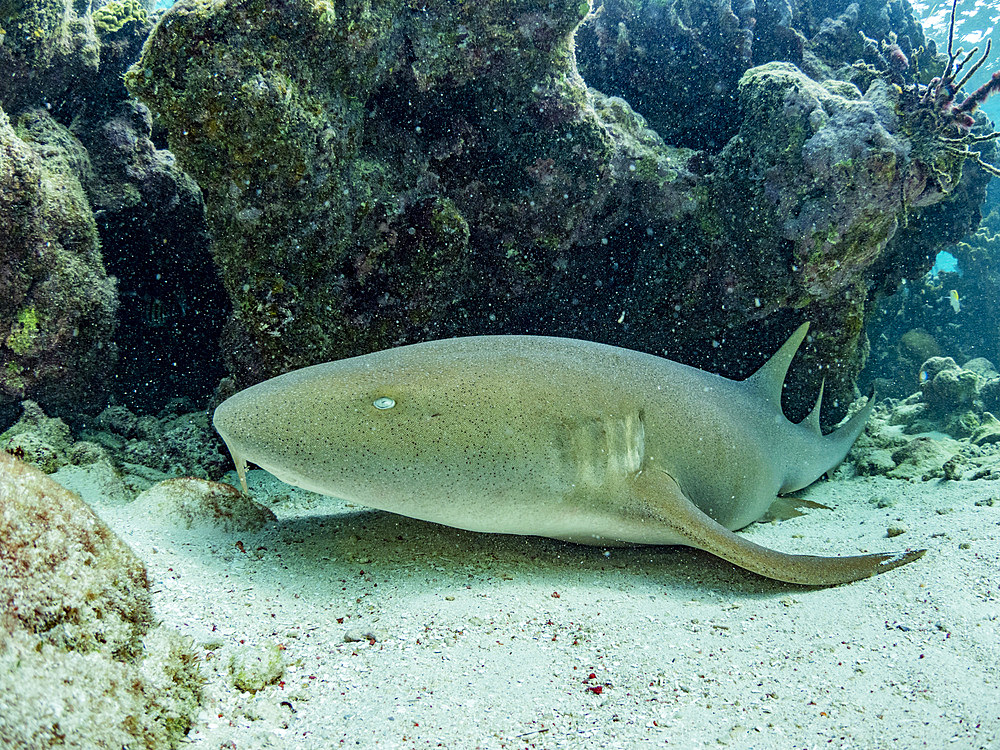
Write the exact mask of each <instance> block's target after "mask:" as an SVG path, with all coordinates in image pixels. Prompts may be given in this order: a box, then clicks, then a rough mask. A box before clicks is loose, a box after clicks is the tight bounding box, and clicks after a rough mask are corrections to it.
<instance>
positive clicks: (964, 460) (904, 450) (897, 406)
mask: <svg viewBox="0 0 1000 750" xmlns="http://www.w3.org/2000/svg"><path fill="white" fill-rule="evenodd" d="M994 412H998V413H1000V373H998V372H997V370H996V368H995V367H994V366H993V364H992V363H991V362H989V361H988V360H985V359H982V358H977V359H974V360H970V361H968V362H966V363H965V364H964V365H963V366H959V365H958V364H956V363H955V360H953V359H952V358H951V357H932V358H930V359H928V360H927V361H926V362H924V364H923V365H922V366H921V368H920V391H919V392H917V393H914V394H912V395H911V396H909V397H907V398H905V399H901V400H896V399H887V400H886V401H884V402H883V403H882V404H880V405H878V406H877V407H876V410H875V412H874V414H873V416H872V420H871V423H870V425H869V427H868V429H867V430H866V432H865V434H864V435H862V436H861V437H860V438H859V439H858V441H857V443H856V444H855V446H854V448H853V449H852V451H851V458H852V460H853V461H854V462H855V466H856V468H857V470H858V472H859V473H861V474H884V475H886V476H889V477H892V478H897V479H910V480H927V479H935V478H944V479H1000V471H998V470H997V467H998V466H1000V420H998V419H997V418H996V416H995V415H994Z"/></svg>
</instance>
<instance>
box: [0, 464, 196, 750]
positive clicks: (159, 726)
mask: <svg viewBox="0 0 1000 750" xmlns="http://www.w3.org/2000/svg"><path fill="white" fill-rule="evenodd" d="M152 622H153V613H152V610H151V608H150V592H149V583H148V580H147V578H146V570H145V567H144V566H143V564H142V562H141V561H140V560H139V559H138V558H137V557H136V556H135V555H134V554H133V553H132V551H131V550H130V549H129V548H128V547H127V546H126V545H125V544H124V542H122V541H121V540H120V539H119V538H118V537H117V536H116V535H115V534H114V533H113V532H112V531H111V530H110V529H109V528H108V527H107V526H106V525H105V524H104V523H103V522H102V521H101V520H100V519H99V518H98V517H97V516H96V515H95V514H94V513H93V511H91V510H90V508H89V507H87V505H86V504H85V503H84V502H83V501H82V500H81V499H80V498H79V497H78V496H77V495H75V494H73V493H72V492H69V491H68V490H65V489H63V488H62V487H61V486H59V485H58V484H56V483H55V482H54V481H52V480H51V479H49V478H48V477H46V476H45V475H44V474H42V473H41V472H40V471H38V470H37V469H35V468H33V467H31V466H28V465H27V464H25V463H23V462H21V461H18V460H17V459H15V458H13V457H12V456H10V455H9V454H7V453H5V452H3V451H0V738H2V739H3V742H4V743H6V744H4V746H5V747H24V748H29V747H30V748H48V747H72V748H80V749H81V750H84V749H85V748H95V747H144V748H150V749H152V748H172V747H177V746H178V745H179V743H180V742H181V741H182V740H183V738H184V736H185V735H186V733H187V731H188V728H189V727H190V726H191V723H192V721H193V719H194V717H195V716H196V715H197V712H198V709H199V707H200V704H201V683H202V679H201V675H200V671H199V668H198V665H197V663H196V660H195V657H194V654H193V643H192V642H191V640H190V639H189V638H183V637H181V636H180V635H179V634H177V633H175V632H173V631H169V630H167V629H165V628H156V629H152V630H150V627H151V625H152Z"/></svg>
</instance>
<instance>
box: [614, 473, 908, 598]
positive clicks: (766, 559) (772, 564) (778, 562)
mask: <svg viewBox="0 0 1000 750" xmlns="http://www.w3.org/2000/svg"><path fill="white" fill-rule="evenodd" d="M632 484H633V491H634V492H635V493H636V496H637V497H638V499H640V500H641V501H642V502H643V503H644V505H646V507H648V508H650V509H654V512H655V509H660V511H661V512H662V516H663V520H665V521H666V522H667V523H669V524H670V525H671V527H672V528H673V530H675V531H676V532H677V533H678V534H679V535H680V536H681V537H683V538H684V539H685V540H686V542H685V543H686V544H688V545H690V546H691V547H697V548H698V549H702V550H705V551H706V552H710V553H712V554H713V555H717V556H718V557H721V558H722V559H724V560H728V561H729V562H731V563H733V564H735V565H739V566H740V567H741V568H746V569H747V570H749V571H752V572H754V573H757V574H758V575H762V576H766V577H767V578H774V579H775V580H778V581H787V582H788V583H798V584H802V585H805V586H833V585H836V584H839V583H849V582H850V581H856V580H858V579H861V578H868V577H869V576H873V575H877V574H878V573H885V572H886V571H887V570H892V569H893V568H898V567H899V566H900V565H905V564H906V563H908V562H912V561H914V560H916V559H917V558H918V557H921V556H922V555H923V554H924V552H926V550H914V551H910V552H898V553H880V554H872V555H857V556H853V557H817V556H814V555H787V554H785V553H783V552H776V551H775V550H772V549H768V548H767V547H762V546H760V545H759V544H754V543H753V542H751V541H750V540H749V539H746V538H745V537H742V536H739V535H737V534H734V533H733V532H731V531H730V530H729V529H727V528H726V527H725V526H722V525H721V524H719V523H716V522H715V521H714V520H712V519H711V518H710V517H709V516H707V515H705V513H703V512H702V511H701V510H700V509H699V508H698V507H697V506H696V505H695V504H694V503H692V502H691V501H690V500H688V498H687V497H686V496H685V495H684V493H683V492H682V491H681V488H680V487H679V486H678V484H677V482H676V481H674V478H673V477H671V476H670V475H669V474H667V473H666V472H664V471H662V470H660V469H656V468H648V469H646V470H645V471H642V472H639V473H638V474H636V476H635V477H634V478H633V480H632Z"/></svg>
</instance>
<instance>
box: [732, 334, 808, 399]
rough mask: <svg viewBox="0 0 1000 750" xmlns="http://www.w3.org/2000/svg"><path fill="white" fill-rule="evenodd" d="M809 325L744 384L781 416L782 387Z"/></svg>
mask: <svg viewBox="0 0 1000 750" xmlns="http://www.w3.org/2000/svg"><path fill="white" fill-rule="evenodd" d="M808 330H809V324H808V323H803V324H802V325H800V326H799V327H798V328H796V329H795V332H794V333H793V334H792V335H791V336H789V337H788V340H787V341H786V342H785V343H784V344H782V345H781V348H780V349H778V351H776V352H775V353H774V354H773V355H772V357H771V358H770V359H769V360H767V362H765V363H764V365H763V366H762V367H761V368H760V369H759V370H757V372H755V373H754V374H753V375H751V376H750V377H749V378H747V379H746V380H745V381H744V382H745V383H746V384H747V385H749V386H750V387H752V388H753V389H754V390H756V391H757V393H758V394H759V395H760V397H761V398H762V399H764V400H765V401H767V402H768V403H769V404H771V405H772V406H774V408H775V409H776V410H777V411H778V413H779V414H781V413H782V411H781V387H782V385H784V383H785V375H787V374H788V367H789V366H790V365H791V364H792V358H793V357H794V356H795V352H797V351H798V350H799V346H800V345H801V344H802V340H803V339H804V338H805V337H806V332H807V331H808Z"/></svg>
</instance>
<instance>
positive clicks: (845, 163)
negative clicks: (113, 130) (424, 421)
mask: <svg viewBox="0 0 1000 750" xmlns="http://www.w3.org/2000/svg"><path fill="white" fill-rule="evenodd" d="M641 5H643V4H642V3H626V2H624V0H623V1H622V2H620V3H614V2H612V3H609V4H608V6H607V7H606V8H604V10H603V11H602V10H601V9H600V8H594V7H593V6H592V4H590V3H586V2H585V3H579V2H574V1H571V0H562V2H556V3H540V2H532V1H531V0H518V1H517V2H506V3H499V2H483V3H459V4H456V3H452V2H444V0H437V1H435V0H432V1H431V2H427V3H423V4H422V6H421V8H420V12H414V11H413V9H412V7H410V5H409V4H407V3H404V2H402V1H401V0H381V1H380V2H354V1H352V2H345V3H340V4H337V6H336V8H335V9H334V8H333V7H332V6H330V5H328V4H325V3H319V4H316V3H310V2H305V1H304V0H300V1H297V2H291V3H286V4H281V5H273V4H267V3H263V2H261V1H260V0H241V1H240V2H234V3H225V4H204V3H198V2H194V1H193V0H182V2H179V3H177V4H176V5H175V6H173V8H172V9H171V10H170V11H168V12H167V13H166V14H165V15H164V16H163V18H162V19H161V20H160V22H159V23H158V25H157V26H156V28H155V29H154V31H153V33H152V34H151V36H150V39H149V42H148V43H147V45H146V47H145V49H144V52H143V57H142V59H141V60H140V61H139V62H138V63H137V64H136V65H135V66H134V67H133V68H132V69H131V70H130V71H129V73H128V75H127V83H128V85H129V86H130V88H131V90H132V91H133V92H135V94H136V95H137V96H139V97H140V98H142V99H143V100H144V101H146V102H147V103H148V104H149V105H150V106H151V108H152V109H153V110H154V112H155V113H156V114H157V116H158V117H159V118H160V120H161V121H162V122H163V124H164V125H165V127H166V129H167V132H168V137H169V141H170V145H171V148H172V150H173V151H174V152H175V153H176V154H177V156H178V158H179V160H180V162H181V164H182V166H184V168H185V169H187V170H188V171H190V172H191V174H193V175H194V176H195V177H196V179H197V180H198V181H199V184H200V185H201V186H202V188H203V190H204V193H205V197H206V205H207V208H208V216H209V221H210V225H211V227H212V232H213V236H214V238H215V240H216V257H217V258H218V261H219V265H220V269H221V273H222V276H223V281H224V283H225V286H226V289H227V292H228V294H229V296H230V299H231V300H232V302H233V306H234V316H233V319H232V321H231V324H230V326H229V331H228V335H227V337H226V339H225V344H224V348H225V350H226V355H227V358H228V364H229V367H230V370H231V372H233V373H234V375H236V376H237V377H238V378H239V380H240V383H239V384H240V385H246V384H249V383H250V382H252V381H256V380H260V379H263V378H265V377H268V376H271V375H275V374H277V373H279V372H282V371H285V370H287V369H290V368H293V367H297V366H301V365H306V364H311V363H315V362H317V361H322V360H328V359H333V358H337V357H342V356H347V355H353V354H360V353H364V352H367V351H371V350H375V349H379V348H385V347H388V346H393V345H398V344H402V343H409V342H412V341H416V340H420V339H426V338H439V337H442V336H449V335H460V334H466V333H501V332H519V333H523V332H534V333H550V334H552V333H555V334H561V335H577V336H581V337H585V338H589V339H595V340H600V341H606V342H608V343H614V344H619V345H624V346H629V347H631V348H635V349H643V350H647V351H656V352H658V353H665V354H667V355H668V356H674V357H675V358H681V359H683V360H684V361H686V362H688V363H691V364H696V365H698V366H704V367H709V368H712V369H716V370H721V371H723V372H725V373H727V374H729V375H734V376H740V375H745V374H747V372H749V371H750V370H752V369H753V367H755V366H756V365H759V364H760V362H759V361H757V360H756V359H755V358H754V357H752V356H751V357H748V356H747V352H753V351H758V350H759V351H761V352H764V351H767V350H773V348H774V346H775V345H776V342H780V340H782V339H783V338H784V337H785V336H786V335H787V333H788V331H789V330H790V329H791V327H793V324H794V323H795V322H797V321H798V320H800V319H801V318H802V317H807V318H810V319H812V320H813V321H814V329H813V332H814V337H813V338H812V340H811V341H810V345H809V347H808V351H807V353H806V361H807V367H805V368H801V367H800V368H793V377H794V378H797V379H798V381H799V384H800V385H801V383H803V382H807V383H809V384H810V386H811V388H809V389H807V391H808V393H803V394H800V395H798V396H796V398H795V400H796V404H793V406H795V405H802V404H805V403H806V402H811V400H812V397H813V395H814V393H815V387H817V386H818V384H819V380H820V378H821V377H822V375H823V374H825V375H827V386H828V394H830V395H831V396H832V398H831V399H830V408H831V409H832V411H833V413H834V414H835V415H837V414H839V413H841V412H843V410H844V409H845V408H846V404H847V403H848V402H849V401H850V400H851V399H852V398H853V393H854V386H853V381H854V378H855V376H856V374H857V371H858V369H859V368H860V366H861V364H862V363H863V361H864V358H865V355H866V351H867V347H866V342H865V339H864V336H863V322H864V315H865V303H866V297H867V293H868V292H867V290H868V285H869V284H870V283H871V282H872V281H873V279H875V277H876V270H875V269H876V264H877V263H878V262H880V261H881V260H883V259H884V258H885V256H886V255H887V254H889V253H890V252H897V253H898V252H903V251H905V247H902V246H900V245H898V244H897V245H893V244H892V242H893V238H894V235H895V234H897V233H898V227H899V225H900V224H901V223H905V222H906V220H907V217H908V215H909V214H910V213H914V212H917V211H918V209H919V210H920V211H923V210H925V209H926V207H927V206H930V205H932V204H934V203H936V202H940V201H942V200H943V199H944V197H945V194H946V193H948V194H949V195H954V194H958V193H960V192H961V189H962V188H961V185H962V184H963V183H962V182H961V180H959V171H960V166H961V163H962V161H963V159H964V158H965V157H961V156H957V155H955V154H953V153H947V154H945V157H941V154H943V153H945V152H946V151H947V148H946V147H945V146H944V145H943V144H940V143H937V142H936V141H934V140H933V139H932V138H928V137H926V136H927V134H928V133H929V132H930V130H927V128H924V126H923V125H922V124H921V122H922V121H920V120H919V117H915V116H911V115H913V113H912V112H911V108H909V107H910V103H911V102H910V99H906V101H905V102H902V103H903V104H905V105H906V106H898V105H900V103H901V100H900V99H899V95H900V93H901V92H903V91H904V88H899V87H895V84H894V83H893V80H894V79H893V76H894V75H897V73H895V72H893V71H892V70H890V69H888V68H885V69H880V68H878V67H877V66H878V65H882V63H883V62H884V60H885V58H884V55H882V53H881V52H878V45H877V44H876V45H875V53H871V54H869V52H870V50H869V47H870V46H871V45H869V44H868V42H859V41H858V40H860V39H861V37H860V36H859V32H864V33H866V34H873V35H876V34H877V35H882V38H883V40H884V41H885V43H886V44H888V42H889V38H890V37H893V36H895V37H896V38H897V39H898V43H899V44H901V45H903V46H904V47H905V49H906V53H907V54H909V53H910V52H913V53H914V54H916V52H917V49H918V47H919V46H920V41H921V39H920V36H919V28H918V27H916V25H915V24H914V23H913V19H912V16H911V15H908V14H907V13H905V12H904V13H901V14H899V13H895V11H891V12H890V11H887V13H886V14H881V13H880V12H878V9H872V8H870V7H868V5H864V6H858V7H854V6H852V7H853V11H852V12H847V13H846V15H845V16H844V17H843V18H839V14H841V9H839V8H838V9H833V8H825V7H824V8H823V9H818V8H817V9H810V10H807V11H804V10H802V9H801V8H798V6H796V5H793V4H788V5H787V8H786V9H785V10H787V13H786V12H784V11H782V12H778V11H775V9H773V8H767V9H765V8H763V6H761V7H760V8H755V7H754V6H753V4H751V3H748V4H743V5H741V6H740V7H733V6H731V4H729V3H726V2H706V3H698V2H687V3H683V4H673V5H671V7H670V9H666V4H659V3H653V2H649V3H646V4H645V6H648V8H647V10H650V12H653V11H654V10H657V9H659V10H660V11H662V12H663V13H665V14H666V15H665V16H663V18H667V16H670V18H667V21H665V23H666V24H667V25H668V26H670V25H671V24H672V26H671V28H673V30H674V31H676V32H678V33H680V34H681V35H682V36H684V35H687V36H686V37H685V38H686V39H687V40H688V41H690V42H691V45H692V46H691V47H690V48H691V50H693V51H692V53H691V54H692V57H690V59H692V60H694V59H697V60H703V61H704V62H703V64H704V71H703V75H700V74H699V72H698V71H690V70H689V76H690V80H689V81H688V85H689V86H690V87H691V91H690V92H689V94H688V98H689V99H691V100H692V101H694V100H696V99H698V97H699V96H701V97H702V98H705V99H712V98H713V97H715V98H717V99H720V100H725V99H727V98H728V100H729V102H730V104H731V101H732V98H733V97H735V96H737V94H738V95H739V106H738V107H732V106H728V108H727V107H724V106H723V105H720V104H719V103H718V102H713V103H711V104H712V106H715V109H711V106H709V107H708V109H705V108H704V107H703V108H702V109H701V110H696V109H691V110H684V107H680V106H679V107H678V109H679V110H682V111H685V112H686V115H681V116H680V117H676V116H674V115H676V114H677V113H672V112H667V111H666V110H665V109H663V108H661V109H660V110H656V109H655V108H650V107H649V106H648V105H649V102H650V101H652V98H653V96H654V93H655V95H656V97H657V98H658V99H659V100H662V101H664V102H675V101H686V100H684V99H683V97H681V95H680V91H679V89H678V90H675V89H677V87H676V86H674V85H673V83H676V82H675V81H673V79H671V78H669V76H668V77H666V78H664V79H663V81H662V83H661V84H660V85H661V88H659V89H657V90H656V91H655V92H654V91H653V90H652V89H649V90H647V89H642V90H643V91H646V94H644V95H643V97H642V100H641V101H640V99H639V98H637V99H636V100H634V101H632V100H630V101H626V100H625V99H622V98H617V97H614V96H607V95H605V94H602V93H599V92H598V91H596V90H594V89H590V88H588V87H587V86H586V83H585V82H584V80H583V79H582V78H581V77H580V75H579V73H578V70H577V67H576V48H575V41H574V34H575V33H576V31H577V28H578V26H579V24H580V22H581V21H582V20H584V19H588V21H587V23H588V24H592V26H585V30H584V31H582V32H580V38H581V39H583V38H584V37H585V36H586V34H590V33H592V32H591V31H587V29H595V30H596V31H594V32H593V33H596V34H597V35H598V36H600V35H601V34H604V36H605V37H606V38H605V42H607V44H604V46H601V44H596V43H595V44H594V45H591V52H593V53H594V54H599V55H603V57H602V58H601V59H600V60H599V61H598V62H594V61H593V60H591V61H589V62H588V63H587V65H590V66H591V67H590V68H587V67H586V66H585V69H589V70H601V71H603V72H604V73H607V75H608V76H609V80H610V79H611V78H614V76H615V75H616V74H621V75H619V79H620V78H621V77H622V76H627V75H628V71H629V70H630V69H633V70H634V69H637V67H638V66H636V65H634V64H633V62H634V61H632V58H631V57H629V55H632V54H633V53H635V54H639V52H638V50H639V48H640V47H643V48H644V49H645V50H646V51H645V52H644V53H643V54H648V55H655V54H657V53H656V50H657V49H659V48H656V47H655V46H649V45H645V43H644V42H643V41H642V40H641V39H640V36H641V34H640V33H639V32H638V31H636V30H635V29H633V28H630V27H629V23H630V19H633V17H634V16H635V13H634V12H633V11H634V8H633V7H632V6H637V7H638V6H641ZM645 6H643V7H645ZM890 10H891V9H890ZM827 12H829V13H830V14H831V15H834V16H837V17H838V18H839V21H838V23H839V24H840V26H837V24H832V25H830V26H829V27H824V26H823V24H824V23H825V20H824V19H826V15H825V14H826V13H827ZM602 13H606V14H608V15H607V16H606V17H602ZM615 14H618V15H620V16H621V17H622V19H623V20H622V21H621V23H620V24H618V25H614V24H612V23H611V20H613V18H614V17H615ZM629 14H632V15H629ZM671 14H672V15H671ZM883 15H884V17H883ZM751 19H752V22H751ZM799 23H802V24H804V26H803V28H802V29H800V28H799V27H798V26H797V25H796V24H799ZM602 24H604V25H603V26H602ZM622 24H624V26H623V25H622ZM805 27H808V28H805ZM834 27H837V28H841V27H842V28H843V29H845V30H846V31H845V32H844V33H843V34H839V35H838V33H836V31H837V29H836V28H834ZM751 28H755V29H756V32H755V35H754V34H750V33H749V30H750V29H751ZM602 29H603V30H602ZM612 33H617V34H619V36H618V37H617V38H616V39H615V40H611V39H610V34H612ZM621 35H624V39H623V38H622V37H621ZM907 35H909V36H910V38H909V39H908V40H907V41H903V40H902V37H903V36H907ZM688 37H690V38H688ZM812 37H817V39H816V42H815V44H812V45H810V44H809V43H807V41H806V40H809V39H811V38H812ZM643 38H645V37H643ZM630 39H631V40H632V41H629V40H630ZM838 40H840V41H842V42H844V44H845V45H847V46H846V47H843V48H841V47H838V44H840V41H838ZM850 40H854V41H850ZM876 41H877V39H876ZM722 42H725V44H724V45H723V46H725V45H728V44H729V43H730V42H732V44H733V45H736V46H735V47H734V48H735V49H738V50H739V51H740V52H739V55H737V57H738V58H739V63H738V64H737V65H735V67H733V66H731V67H730V68H726V70H725V71H721V72H720V71H719V70H718V69H716V68H713V67H712V66H713V63H712V60H713V58H712V57H711V55H709V54H708V53H709V52H710V51H711V50H712V49H713V45H717V43H720V44H721V43H722ZM848 42H850V43H848ZM858 44H860V49H861V57H862V58H863V59H864V60H866V61H867V60H868V58H871V61H870V62H865V63H863V64H861V65H860V67H859V66H854V65H853V63H854V62H855V60H857V56H856V55H855V53H856V52H857V50H855V49H854V47H855V46H858ZM873 44H874V43H873ZM585 46H586V44H582V46H581V50H582V49H583V47H585ZM612 49H614V50H615V54H617V53H618V52H619V51H621V52H622V54H621V55H620V56H619V57H618V58H616V57H615V56H614V54H612V52H611V50H612ZM664 49H665V48H664ZM838 50H839V51H838ZM661 51H662V50H661ZM786 53H787V54H786ZM876 53H877V54H876ZM788 54H792V57H791V58H789V56H788ZM838 55H839V56H840V57H839V59H838ZM773 57H779V58H781V59H786V60H787V59H793V60H795V61H798V62H800V64H801V68H798V67H795V66H793V65H790V64H788V63H769V64H768V60H770V59H773ZM684 59H688V58H684ZM838 63H839V67H837V64H838ZM751 65H757V66H758V67H751ZM688 67H689V68H690V66H688ZM834 70H836V71H837V75H838V76H843V80H830V81H825V82H819V81H817V80H815V79H812V78H810V77H808V76H807V75H806V72H808V73H810V74H812V75H814V76H816V77H817V78H823V77H828V75H827V74H829V73H830V72H831V71H834ZM803 71H806V72H803ZM713 82H717V83H719V84H720V85H722V92H721V93H720V92H718V91H716V90H715V88H713V86H712V85H710V84H712V83H713ZM737 82H739V83H737ZM647 84H649V85H650V86H654V85H655V76H651V77H650V78H649V80H648V81H647ZM907 85H908V86H910V84H909V83H907ZM913 85H915V84H913ZM637 90H639V89H637ZM914 90H915V89H914ZM623 91H624V89H623ZM629 91H631V90H629ZM905 91H909V89H905ZM614 93H618V92H617V91H615V92H614ZM911 93H912V92H911ZM629 95H630V96H631V94H629ZM907 96H909V94H907ZM911 98H912V97H911ZM633 107H636V108H638V109H639V110H640V111H642V110H643V108H644V107H646V111H647V112H648V114H649V118H650V119H649V120H648V121H647V120H646V119H644V118H643V117H642V116H640V115H639V114H637V113H636V112H635V111H633ZM721 109H725V114H726V117H723V116H722V115H721V114H719V111H720V110H721ZM700 111H712V112H714V113H716V114H719V117H717V118H716V119H713V121H712V122H713V125H714V124H715V123H719V124H720V128H719V129H717V131H718V132H717V137H715V136H713V137H714V138H715V142H714V145H713V146H712V147H711V148H710V149H708V150H706V151H703V152H698V151H693V150H692V149H690V148H679V147H676V146H671V145H668V144H667V143H665V142H664V140H663V138H662V137H661V136H663V135H664V132H667V133H669V137H670V138H674V137H677V138H678V139H679V140H680V142H681V144H682V145H685V146H687V145H694V146H697V147H701V146H704V145H707V142H701V141H697V140H688V141H685V140H684V136H683V133H682V131H684V128H683V127H680V125H678V123H681V122H685V121H684V116H689V118H690V119H689V121H686V122H688V124H691V123H697V122H698V121H699V117H698V112H700ZM671 118H672V119H671ZM649 123H652V124H653V125H652V127H650V124H649ZM670 123H674V124H673V125H671V124H670ZM928 127H929V126H928ZM657 128H660V129H662V130H663V132H659V133H658V132H656V129H657ZM706 128H707V129H708V130H712V128H710V127H708V126H706ZM922 128H923V129H922ZM695 131H697V127H694V130H692V129H691V128H688V130H687V131H684V132H689V133H690V132H695ZM925 131H927V132H925ZM713 132H715V131H713ZM935 144H936V145H935ZM935 149H936V150H935ZM945 178H946V179H945ZM963 179H964V178H963ZM942 181H943V182H942ZM949 191H950V192H949ZM975 199H976V197H975V192H974V191H971V192H969V193H968V194H967V195H966V196H965V197H963V198H962V200H963V201H964V203H963V205H965V204H971V203H973V202H974V201H975ZM949 210H950V211H952V213H954V214H957V213H958V212H956V211H955V207H954V205H953V206H952V207H951V208H950V209H949ZM963 221H964V219H963ZM956 226H957V225H956ZM893 248H895V249H894V250H893ZM924 260H925V259H923V258H921V260H920V261H919V262H918V263H916V265H919V263H923V262H924ZM896 265H899V263H898V258H897V259H896V261H894V262H893V266H894V267H895V266H896ZM879 273H880V274H881V275H882V276H884V275H886V272H885V270H884V269H883V270H882V271H880V272H879ZM718 344H725V345H724V346H718ZM762 358H763V355H762ZM821 367H822V369H823V373H821V372H820V368H821ZM792 390H793V392H794V393H797V389H795V388H793V389H792ZM793 410H794V409H793Z"/></svg>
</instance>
